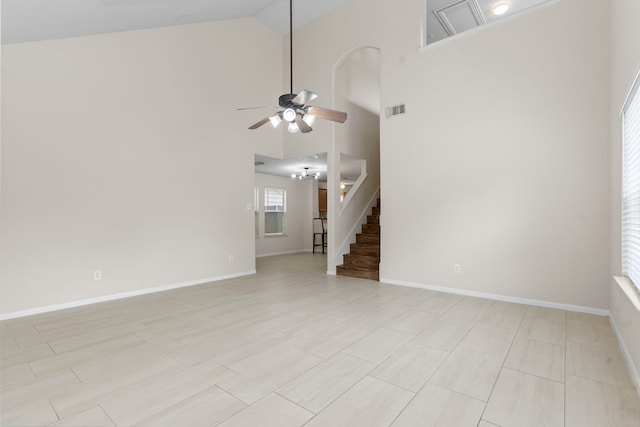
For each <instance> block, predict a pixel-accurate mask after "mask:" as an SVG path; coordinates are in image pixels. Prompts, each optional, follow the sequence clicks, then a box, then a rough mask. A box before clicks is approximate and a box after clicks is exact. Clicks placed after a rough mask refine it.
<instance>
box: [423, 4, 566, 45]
mask: <svg viewBox="0 0 640 427" xmlns="http://www.w3.org/2000/svg"><path fill="white" fill-rule="evenodd" d="M421 1H422V2H423V3H425V4H426V0H421ZM557 3H560V0H549V1H547V2H546V3H542V4H539V5H537V6H534V7H530V8H528V9H525V10H522V11H520V12H517V13H514V14H512V15H508V16H505V17H503V18H500V19H498V20H497V21H493V22H488V23H487V24H484V25H479V26H477V27H475V28H471V29H470V30H467V31H463V32H462V33H458V34H454V35H453V36H449V37H446V38H444V39H440V40H438V41H435V42H433V43H427V30H426V28H427V13H428V12H427V10H426V7H425V13H423V14H422V17H421V20H422V21H423V22H424V23H423V24H421V26H422V27H424V28H425V30H424V33H423V34H422V37H423V38H422V40H421V45H420V46H418V52H421V53H422V52H427V51H428V50H429V49H430V48H431V47H433V46H441V45H442V44H444V42H448V41H451V40H458V39H460V38H462V37H469V36H470V35H473V34H475V33H476V32H477V31H484V30H485V29H487V28H491V27H493V26H497V25H501V24H505V23H508V22H511V21H513V20H515V19H519V18H522V17H525V16H527V15H531V14H534V13H538V11H539V10H541V9H542V8H551V7H553V6H555V5H556V4H557Z"/></svg>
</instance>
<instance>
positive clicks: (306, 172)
mask: <svg viewBox="0 0 640 427" xmlns="http://www.w3.org/2000/svg"><path fill="white" fill-rule="evenodd" d="M291 178H294V179H319V178H320V172H315V173H313V172H309V168H304V170H303V171H302V173H301V174H300V175H296V174H295V173H292V174H291Z"/></svg>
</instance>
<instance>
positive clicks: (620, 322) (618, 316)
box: [610, 0, 640, 386]
mask: <svg viewBox="0 0 640 427" xmlns="http://www.w3.org/2000/svg"><path fill="white" fill-rule="evenodd" d="M611 5H612V6H611V30H612V37H611V47H612V48H611V64H612V72H611V112H610V117H611V171H612V173H611V270H612V275H620V274H621V273H622V271H621V268H622V262H621V254H620V251H621V247H622V244H621V240H620V206H621V201H620V200H621V195H620V189H621V182H620V176H621V164H622V156H621V153H622V144H621V141H622V132H621V125H620V123H621V118H620V111H621V110H622V106H623V105H624V101H625V98H626V96H627V94H628V93H629V90H630V89H631V85H632V83H633V80H634V78H635V77H636V76H637V75H638V73H640V26H638V22H637V21H638V19H637V18H638V16H640V3H639V2H638V1H635V0H613V1H612V3H611ZM611 314H612V316H613V318H614V320H615V323H616V325H617V326H618V329H619V331H620V333H621V335H622V338H623V340H624V342H625V345H626V347H627V349H628V351H629V354H630V356H631V358H632V360H633V363H634V365H635V369H636V373H635V374H636V375H637V373H638V370H640V339H638V337H639V336H640V311H638V309H636V308H635V307H634V306H633V305H632V304H631V302H630V301H629V299H628V298H627V297H626V296H625V294H624V293H623V292H622V291H621V290H620V288H619V287H618V286H617V284H616V283H615V281H614V280H611ZM635 380H636V384H637V385H638V386H640V378H635Z"/></svg>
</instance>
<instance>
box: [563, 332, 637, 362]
mask: <svg viewBox="0 0 640 427" xmlns="http://www.w3.org/2000/svg"><path fill="white" fill-rule="evenodd" d="M612 338H614V339H615V340H616V342H615V345H609V344H602V343H598V342H588V341H576V340H572V339H568V338H566V339H565V342H566V343H569V342H570V343H573V344H579V345H588V346H592V347H599V348H605V349H611V347H614V348H615V349H616V350H619V351H620V356H621V357H623V358H624V356H623V354H622V349H620V346H619V344H618V340H617V338H615V336H614V337H612ZM612 344H613V343H612Z"/></svg>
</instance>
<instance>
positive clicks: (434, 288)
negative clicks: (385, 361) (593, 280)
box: [380, 278, 610, 316]
mask: <svg viewBox="0 0 640 427" xmlns="http://www.w3.org/2000/svg"><path fill="white" fill-rule="evenodd" d="M380 283H386V284H388V285H396V286H408V287H411V288H420V289H427V290H430V291H438V292H445V293H449V294H457V295H464V296H469V297H478V298H488V299H493V300H497V301H504V302H512V303H515V304H526V305H534V306H538V307H548V308H557V309H560V310H567V311H575V312H578V313H588V314H595V315H597V316H609V315H610V313H609V310H605V309H601V308H592V307H583V306H580V305H571V304H561V303H557V302H549V301H541V300H534V299H529V298H519V297H510V296H506V295H498V294H490V293H486V292H476V291H469V290H466V289H453V288H447V287H444V286H433V285H425V284H422V283H413V282H405V281H402V280H393V279H385V278H380Z"/></svg>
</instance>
